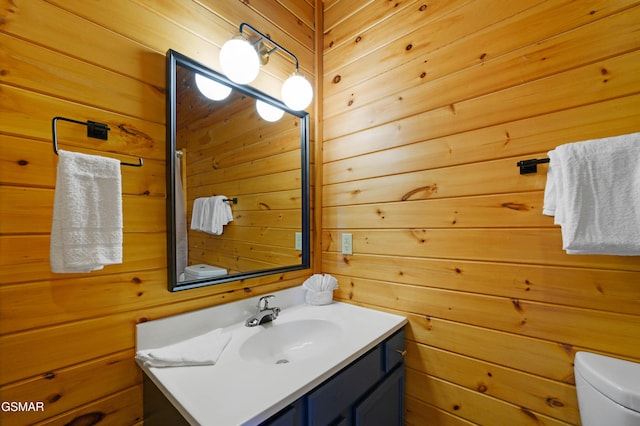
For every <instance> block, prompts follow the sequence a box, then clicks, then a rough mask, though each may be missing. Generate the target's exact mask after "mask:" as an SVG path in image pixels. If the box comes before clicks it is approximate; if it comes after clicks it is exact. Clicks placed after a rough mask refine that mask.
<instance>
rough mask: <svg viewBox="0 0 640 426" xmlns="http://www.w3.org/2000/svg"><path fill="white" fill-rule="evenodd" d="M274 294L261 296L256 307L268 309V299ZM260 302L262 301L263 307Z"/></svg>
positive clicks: (273, 296)
mask: <svg viewBox="0 0 640 426" xmlns="http://www.w3.org/2000/svg"><path fill="white" fill-rule="evenodd" d="M275 297H276V296H275V295H274V294H269V295H267V296H262V297H261V298H260V300H259V301H258V309H269V300H271V299H273V298H275ZM262 302H264V307H263V304H262Z"/></svg>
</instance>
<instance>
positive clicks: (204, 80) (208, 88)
mask: <svg viewBox="0 0 640 426" xmlns="http://www.w3.org/2000/svg"><path fill="white" fill-rule="evenodd" d="M196 86H198V90H200V93H202V94H203V95H204V96H206V97H207V98H209V99H211V100H213V101H221V100H223V99H226V98H227V96H229V93H231V87H229V86H227V85H226V84H221V83H218V82H217V81H214V80H212V79H210V78H208V77H205V76H203V75H202V74H196Z"/></svg>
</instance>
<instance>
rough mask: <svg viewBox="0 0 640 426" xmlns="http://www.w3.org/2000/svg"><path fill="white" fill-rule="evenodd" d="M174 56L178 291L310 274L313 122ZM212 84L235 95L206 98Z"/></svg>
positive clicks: (172, 169) (172, 258)
mask: <svg viewBox="0 0 640 426" xmlns="http://www.w3.org/2000/svg"><path fill="white" fill-rule="evenodd" d="M167 58H168V76H169V81H168V88H169V90H168V102H167V105H168V117H167V123H168V125H167V132H168V134H167V140H168V144H167V145H168V146H167V150H168V151H167V159H168V160H170V161H168V162H167V167H168V169H167V194H168V197H167V212H168V218H167V228H168V244H167V253H168V256H169V257H168V269H169V289H170V290H171V291H176V290H182V289H187V288H194V287H200V286H203V285H211V284H216V283H222V282H228V281H235V280H240V279H245V278H252V277H257V276H262V275H269V274H274V273H281V272H286V271H291V270H296V269H304V268H308V267H309V264H310V260H309V258H310V248H309V246H310V244H309V176H308V174H309V170H308V162H309V158H308V140H309V139H308V138H309V128H308V115H307V114H306V113H305V112H299V111H292V110H289V109H288V108H287V107H286V106H285V105H284V104H283V103H282V102H280V101H278V100H276V99H274V98H271V97H269V96H267V95H265V94H263V93H261V92H259V91H257V90H255V89H253V88H250V87H247V86H239V85H235V84H234V83H233V82H231V81H230V80H228V79H226V77H224V76H223V75H221V74H218V73H216V72H214V71H212V70H210V69H208V68H206V67H204V66H202V65H201V64H199V63H197V62H195V61H192V60H191V59H189V58H187V57H185V56H183V55H180V54H179V53H177V52H173V51H169V52H168V53H167ZM199 76H200V77H199ZM198 80H201V81H200V84H199V83H198V82H197V81H198ZM203 82H204V83H205V84H207V85H208V86H213V87H216V86H223V87H226V89H227V90H228V91H229V93H228V95H227V96H226V97H225V98H224V99H223V100H215V101H214V100H212V99H217V98H219V97H220V96H222V95H213V94H211V93H208V92H207V93H208V94H207V95H206V97H205V96H203V92H201V89H200V86H201V85H202V83H203ZM211 83H214V84H211ZM202 86H203V87H204V85H202ZM218 88H219V87H218ZM229 89H230V90H229ZM202 90H205V91H206V90H207V89H202ZM258 105H261V106H260V107H258ZM263 107H266V109H267V110H271V113H275V117H274V116H271V117H269V116H267V118H269V119H270V120H275V121H274V122H271V121H267V118H263V117H262V114H263V112H260V113H259V112H258V108H263ZM196 224H197V225H196Z"/></svg>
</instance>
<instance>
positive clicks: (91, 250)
mask: <svg viewBox="0 0 640 426" xmlns="http://www.w3.org/2000/svg"><path fill="white" fill-rule="evenodd" d="M58 154H59V160H58V168H57V174H56V189H55V195H54V204H53V221H52V225H51V246H50V261H51V270H52V271H53V272H55V273H69V272H75V273H79V272H91V271H95V270H99V269H102V268H103V267H104V265H111V264H118V263H122V183H121V176H120V161H118V160H116V159H113V158H107V157H100V156H95V155H87V154H82V153H78V152H69V151H64V150H59V151H58Z"/></svg>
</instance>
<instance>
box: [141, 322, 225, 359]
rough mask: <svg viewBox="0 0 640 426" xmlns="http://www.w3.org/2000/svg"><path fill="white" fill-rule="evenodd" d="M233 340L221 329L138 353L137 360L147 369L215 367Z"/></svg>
mask: <svg viewBox="0 0 640 426" xmlns="http://www.w3.org/2000/svg"><path fill="white" fill-rule="evenodd" d="M230 340H231V334H229V333H223V332H222V329H221V328H218V329H216V330H213V331H210V332H209V333H206V334H203V335H200V336H196V337H192V338H191V339H187V340H184V341H182V342H178V343H174V344H172V345H168V346H164V347H162V348H156V349H149V350H144V351H138V352H137V353H136V358H137V359H139V360H140V361H142V362H143V363H144V365H145V366H147V367H186V366H192V365H213V364H215V363H216V362H218V359H219V358H220V355H221V354H222V351H224V349H225V348H226V347H227V344H228V343H229V341H230Z"/></svg>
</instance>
